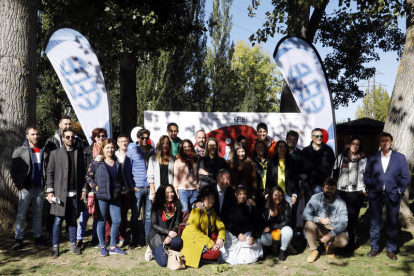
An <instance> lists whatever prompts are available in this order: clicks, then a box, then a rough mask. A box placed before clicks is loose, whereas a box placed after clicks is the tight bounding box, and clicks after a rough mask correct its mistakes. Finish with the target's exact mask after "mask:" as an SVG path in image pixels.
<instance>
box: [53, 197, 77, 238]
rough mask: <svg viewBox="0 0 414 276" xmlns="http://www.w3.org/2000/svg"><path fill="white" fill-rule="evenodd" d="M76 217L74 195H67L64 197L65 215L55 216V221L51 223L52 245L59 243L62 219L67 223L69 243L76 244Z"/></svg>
mask: <svg viewBox="0 0 414 276" xmlns="http://www.w3.org/2000/svg"><path fill="white" fill-rule="evenodd" d="M76 219H77V217H76V197H68V198H66V207H65V216H64V217H58V216H55V223H54V224H53V246H58V245H59V242H60V231H61V229H62V222H63V221H64V220H66V225H69V235H70V243H71V244H76Z"/></svg>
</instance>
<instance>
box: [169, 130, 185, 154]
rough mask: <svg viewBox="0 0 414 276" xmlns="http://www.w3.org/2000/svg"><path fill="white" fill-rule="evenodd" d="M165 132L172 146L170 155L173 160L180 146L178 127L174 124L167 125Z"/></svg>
mask: <svg viewBox="0 0 414 276" xmlns="http://www.w3.org/2000/svg"><path fill="white" fill-rule="evenodd" d="M167 132H168V137H170V140H171V146H172V155H173V156H174V158H175V157H176V156H177V154H178V148H179V147H180V146H181V142H182V141H181V139H180V138H179V137H178V132H179V130H178V125H177V124H176V123H169V124H168V125H167Z"/></svg>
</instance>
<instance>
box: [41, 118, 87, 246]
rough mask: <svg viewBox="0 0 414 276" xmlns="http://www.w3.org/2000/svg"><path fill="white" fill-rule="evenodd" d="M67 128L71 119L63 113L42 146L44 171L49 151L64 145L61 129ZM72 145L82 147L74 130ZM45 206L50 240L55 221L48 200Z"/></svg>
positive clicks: (70, 126)
mask: <svg viewBox="0 0 414 276" xmlns="http://www.w3.org/2000/svg"><path fill="white" fill-rule="evenodd" d="M69 128H70V129H72V119H71V118H70V117H69V116H68V115H63V116H62V117H61V118H60V120H59V129H58V130H57V131H56V133H55V134H54V135H53V136H51V137H49V138H48V139H47V140H46V142H45V146H44V148H43V155H44V171H45V172H46V171H47V165H48V163H49V156H50V153H51V152H52V151H53V150H55V149H58V148H61V147H63V146H64V142H63V131H64V130H66V129H69ZM72 130H73V129H72ZM73 131H74V130H73ZM74 145H75V146H76V147H77V148H78V149H83V142H82V139H81V138H80V137H78V136H77V134H76V132H75V141H74ZM45 177H46V175H45ZM45 182H46V179H45ZM46 208H47V210H46V211H47V213H48V214H49V215H48V217H47V223H46V239H47V240H51V239H53V224H54V223H55V216H54V215H52V214H51V213H50V209H51V204H50V203H49V202H47V204H46ZM66 228H67V227H66Z"/></svg>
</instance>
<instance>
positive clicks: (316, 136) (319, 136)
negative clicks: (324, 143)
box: [313, 135, 323, 138]
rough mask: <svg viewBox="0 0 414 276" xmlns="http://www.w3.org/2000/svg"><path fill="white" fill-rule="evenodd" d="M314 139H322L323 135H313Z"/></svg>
mask: <svg viewBox="0 0 414 276" xmlns="http://www.w3.org/2000/svg"><path fill="white" fill-rule="evenodd" d="M313 137H315V138H323V135H313Z"/></svg>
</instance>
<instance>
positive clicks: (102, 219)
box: [96, 199, 121, 246]
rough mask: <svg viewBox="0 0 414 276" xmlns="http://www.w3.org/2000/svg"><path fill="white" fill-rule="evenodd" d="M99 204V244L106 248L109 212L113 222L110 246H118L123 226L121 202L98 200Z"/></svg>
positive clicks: (117, 200)
mask: <svg viewBox="0 0 414 276" xmlns="http://www.w3.org/2000/svg"><path fill="white" fill-rule="evenodd" d="M98 204H99V211H100V212H99V217H98V225H97V230H96V232H97V233H98V238H99V243H100V245H101V246H105V224H106V216H107V215H108V210H109V213H110V215H111V220H112V228H111V242H110V246H116V238H117V237H118V233H119V225H120V224H121V201H119V199H112V200H98Z"/></svg>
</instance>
